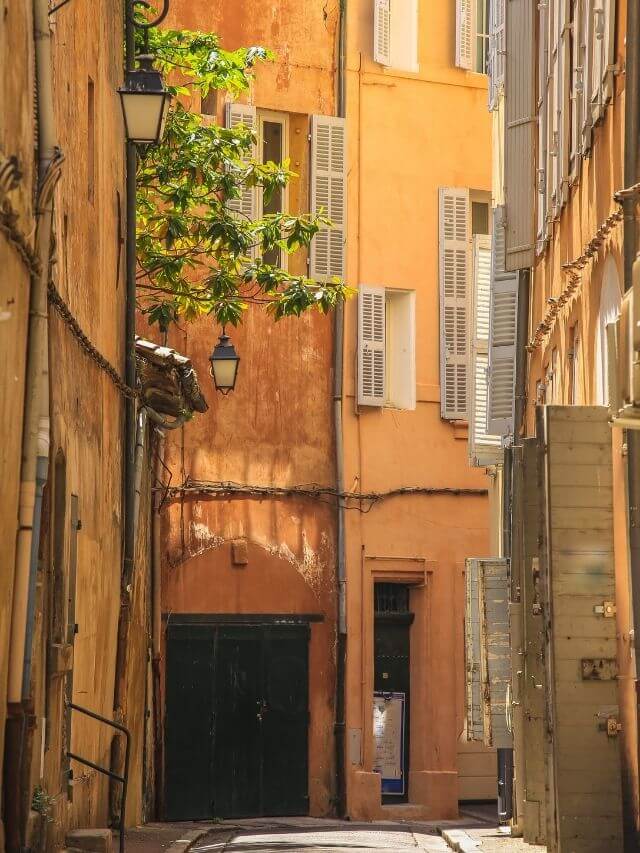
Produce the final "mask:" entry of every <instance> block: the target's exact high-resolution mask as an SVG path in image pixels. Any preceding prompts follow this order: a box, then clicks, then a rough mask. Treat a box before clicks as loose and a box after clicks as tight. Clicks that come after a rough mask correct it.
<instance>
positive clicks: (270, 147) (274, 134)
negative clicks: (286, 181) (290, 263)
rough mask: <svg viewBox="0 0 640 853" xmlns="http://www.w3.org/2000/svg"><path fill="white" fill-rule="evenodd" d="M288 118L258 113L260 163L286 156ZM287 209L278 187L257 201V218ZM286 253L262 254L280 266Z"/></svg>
mask: <svg viewBox="0 0 640 853" xmlns="http://www.w3.org/2000/svg"><path fill="white" fill-rule="evenodd" d="M288 125H289V122H288V118H287V116H286V115H284V114H282V113H272V112H264V111H262V110H259V111H258V152H259V157H260V160H261V162H262V163H268V162H272V163H282V162H283V161H284V160H286V158H287V154H288V148H289V146H288ZM286 209H287V196H286V188H285V187H278V188H277V189H275V190H274V191H273V193H272V194H271V196H270V197H268V198H267V197H266V196H265V195H263V196H262V198H260V199H259V205H258V216H260V217H262V216H269V215H270V214H274V213H284V212H285V211H286ZM286 257H287V255H286V253H284V252H282V251H281V250H280V249H272V250H270V251H268V252H264V253H263V256H262V259H263V261H264V262H265V263H266V264H272V265H273V266H281V265H283V264H284V263H285V262H286Z"/></svg>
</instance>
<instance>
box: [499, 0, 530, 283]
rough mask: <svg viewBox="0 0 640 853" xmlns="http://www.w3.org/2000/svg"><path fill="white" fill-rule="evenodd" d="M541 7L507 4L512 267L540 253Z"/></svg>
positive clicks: (522, 0) (524, 1) (522, 1)
mask: <svg viewBox="0 0 640 853" xmlns="http://www.w3.org/2000/svg"><path fill="white" fill-rule="evenodd" d="M536 8H537V4H536V3H535V2H534V0H509V2H508V3H507V4H506V20H505V25H506V63H505V81H504V85H505V165H504V170H505V205H506V213H507V233H506V251H507V254H506V259H507V260H506V264H507V269H509V270H517V269H523V268H525V267H530V266H532V265H533V258H534V242H535V234H534V215H535V186H536V183H535V174H534V169H535V165H534V164H535V160H534V135H535V132H536V115H535V112H536V101H535V85H534V76H533V74H534V66H535V62H534V45H535V39H534V21H535V10H536Z"/></svg>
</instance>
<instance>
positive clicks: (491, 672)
mask: <svg viewBox="0 0 640 853" xmlns="http://www.w3.org/2000/svg"><path fill="white" fill-rule="evenodd" d="M478 563H479V572H478V574H479V586H480V641H481V661H482V686H483V691H482V695H483V699H484V715H483V716H484V743H485V746H493V747H497V748H499V749H509V748H511V747H512V746H513V740H512V736H511V733H510V732H509V729H508V726H507V699H508V694H509V684H510V682H511V643H510V636H509V634H510V631H509V592H510V591H509V561H508V560H507V559H506V558H504V557H502V558H496V559H486V560H479V561H478ZM509 710H511V709H509Z"/></svg>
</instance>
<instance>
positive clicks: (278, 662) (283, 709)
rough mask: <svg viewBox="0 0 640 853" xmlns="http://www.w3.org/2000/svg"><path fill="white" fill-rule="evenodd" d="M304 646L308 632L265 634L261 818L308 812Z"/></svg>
mask: <svg viewBox="0 0 640 853" xmlns="http://www.w3.org/2000/svg"><path fill="white" fill-rule="evenodd" d="M308 641H309V629H308V628H307V627H302V628H285V629H282V628H271V629H268V630H267V632H266V643H265V667H264V710H263V713H262V737H263V756H264V760H263V768H262V779H263V814H265V815H303V814H307V813H308V811H309V798H308V795H307V788H308V760H307V753H308V747H307V734H308V727H309V708H308V683H309V674H308Z"/></svg>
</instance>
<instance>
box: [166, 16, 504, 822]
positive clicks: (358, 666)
mask: <svg viewBox="0 0 640 853" xmlns="http://www.w3.org/2000/svg"><path fill="white" fill-rule="evenodd" d="M455 6H456V4H453V3H452V4H438V8H437V9H433V8H431V4H429V5H428V4H427V3H425V2H422V3H420V2H418V0H414V2H413V3H406V4H402V8H400V4H394V3H393V2H392V3H391V4H389V3H388V2H387V3H380V2H378V3H375V2H373V0H357V2H350V3H340V4H339V3H337V2H335V3H329V4H326V5H325V6H323V5H322V4H317V3H313V2H303V3H298V4H294V3H292V2H290V0H279V2H275V3H272V4H270V5H269V6H268V7H265V5H264V4H258V3H253V2H240V3H238V2H234V3H230V2H223V3H220V4H217V5H216V6H215V7H213V8H212V7H211V5H210V4H208V3H205V2H190V3H178V2H177V0H174V2H173V3H172V7H171V15H170V19H169V25H171V26H174V27H180V28H188V29H194V30H197V29H199V30H204V31H212V32H217V33H218V34H219V35H220V37H221V40H222V44H223V46H224V47H225V48H229V49H233V48H236V47H240V46H247V45H251V44H264V45H265V46H266V47H268V48H270V49H272V50H273V51H274V52H275V54H276V58H275V61H274V62H273V63H270V64H266V65H264V66H261V67H259V68H257V69H256V72H255V78H254V81H253V83H252V87H251V91H250V94H249V97H248V98H243V103H242V104H241V105H233V104H230V103H229V102H228V99H227V98H225V93H223V92H218V93H217V98H215V99H208V100H207V102H206V103H203V104H202V105H201V108H202V112H203V113H204V114H207V115H210V116H212V117H213V120H217V121H219V122H224V121H233V120H234V119H233V117H234V116H236V117H237V116H240V117H242V120H244V121H245V122H253V123H254V128H255V132H256V137H257V148H256V156H258V157H262V156H264V157H268V158H269V159H278V158H281V159H284V158H289V160H290V163H291V168H292V169H293V170H294V171H295V172H296V173H297V174H298V178H297V179H294V180H293V181H292V182H291V184H290V186H289V188H288V190H287V193H286V195H285V196H284V197H283V199H282V204H283V205H286V208H285V209H288V210H290V211H291V212H293V213H303V212H305V211H307V210H309V209H313V208H316V209H318V208H319V207H320V206H322V207H323V209H325V210H327V209H328V212H329V215H330V216H331V218H332V220H333V222H334V226H335V227H334V229H333V230H332V231H331V232H330V233H329V234H323V233H321V234H320V235H318V237H316V238H315V244H314V246H313V248H312V249H311V252H310V257H309V258H307V256H306V253H303V252H300V253H298V254H297V255H294V256H292V257H291V258H290V259H289V269H290V270H292V271H295V272H301V273H304V272H305V271H306V270H307V269H309V274H310V275H311V276H312V277H313V276H314V275H315V276H320V275H321V276H324V277H331V275H334V274H335V275H338V276H340V277H342V276H344V278H345V280H346V281H347V283H348V284H349V285H350V286H352V287H353V288H354V289H355V290H357V294H356V295H355V296H354V297H353V298H352V299H350V300H349V301H348V302H347V304H346V305H345V306H344V310H342V311H339V312H338V313H337V316H336V317H333V316H329V317H324V316H322V315H320V314H316V313H312V314H309V315H308V316H305V317H303V318H301V319H285V320H282V321H280V322H278V323H276V324H274V323H273V321H272V319H271V318H270V317H268V316H267V315H265V314H264V313H263V312H261V311H260V310H258V309H257V308H255V307H254V308H252V309H250V310H249V311H248V314H247V318H246V320H245V321H244V323H243V326H242V327H241V328H239V329H238V330H234V331H233V334H232V337H233V342H234V345H235V346H236V349H237V351H238V353H239V355H240V357H241V363H240V370H239V376H238V381H237V384H236V388H235V390H234V392H233V393H232V394H230V395H229V396H226V397H222V396H220V395H218V396H216V397H215V398H214V397H213V394H209V395H208V396H209V402H210V404H211V408H210V412H209V413H208V415H206V416H205V417H202V418H199V419H198V420H197V422H196V423H193V424H191V425H190V426H189V428H188V430H184V431H182V430H181V431H176V432H174V433H171V434H170V435H168V436H167V440H166V444H165V454H164V465H165V466H166V469H165V470H166V471H167V472H170V482H169V474H168V473H167V474H165V475H163V477H164V479H165V481H166V484H167V485H168V486H169V489H168V491H167V494H166V498H165V500H164V503H163V509H162V532H161V555H162V564H163V570H162V618H163V650H162V657H163V661H162V693H163V720H162V726H163V743H162V749H161V752H162V761H161V762H160V766H159V768H158V773H159V784H160V789H161V790H162V795H161V798H160V799H161V804H160V806H161V809H160V810H161V812H162V814H163V815H164V817H169V818H174V819H179V818H185V819H186V818H198V817H206V816H211V814H215V815H220V816H232V815H233V816H247V815H268V814H277V813H279V814H287V813H289V814H296V813H309V814H312V815H329V814H335V813H336V812H342V813H345V814H348V815H349V816H350V817H352V818H354V819H379V818H383V817H392V818H394V819H395V818H402V817H406V818H413V817H415V818H445V817H453V816H455V815H456V814H457V810H458V801H459V799H460V798H463V799H464V798H466V799H472V798H474V799H477V798H494V797H495V753H494V752H492V751H490V750H488V749H485V748H484V747H478V746H475V745H468V744H466V743H464V742H463V741H464V737H463V729H464V717H465V714H464V705H465V698H464V651H463V618H464V561H465V558H466V557H468V556H471V555H474V556H475V555H484V554H486V553H489V552H490V544H489V532H488V528H489V509H490V497H491V495H490V492H491V490H492V483H493V480H492V479H491V478H490V477H487V476H486V475H485V472H484V471H483V470H482V469H472V468H470V467H469V464H468V449H467V436H468V428H467V407H468V400H467V396H468V395H467V383H468V380H469V377H468V375H467V373H466V372H465V371H466V370H468V349H467V348H468V347H469V346H470V325H469V324H470V323H471V309H470V298H471V292H472V280H473V276H474V269H473V264H474V256H475V255H474V245H475V244H476V242H477V241H478V240H479V239H480V238H485V239H486V237H487V236H488V235H489V230H490V221H491V217H490V208H491V151H490V142H491V127H490V118H489V114H488V112H487V78H486V76H485V74H484V73H483V71H484V62H485V51H486V46H485V38H484V35H483V30H485V29H486V27H485V26H484V24H485V23H486V22H483V21H479V20H476V19H475V18H474V19H473V24H474V27H475V28H476V32H477V34H478V35H477V37H476V35H475V34H474V37H473V38H469V39H468V40H467V41H466V42H465V34H464V33H463V34H461V33H459V32H457V24H456V8H455ZM467 35H468V34H467ZM465 50H466V51H467V52H466V53H465ZM474 69H477V70H474ZM453 117H455V120H454V118H453ZM327 152H328V153H327ZM325 179H326V180H325ZM261 203H262V202H261V200H260V199H258V200H257V201H256V204H257V205H258V212H259V210H260V205H261ZM307 263H308V266H307ZM452 276H453V278H451V277H452ZM452 281H454V284H453V285H452V284H451V282H452ZM451 288H452V289H451ZM218 333H219V330H218V329H215V328H213V326H212V324H211V321H210V320H208V319H205V320H201V321H198V322H197V323H195V324H193V325H186V326H184V327H183V328H182V329H180V330H173V331H172V332H171V339H170V344H171V345H172V346H175V347H176V348H178V349H179V350H180V351H182V352H187V353H188V354H189V357H190V358H191V359H192V361H193V363H194V365H195V367H196V369H197V370H198V372H199V373H200V375H204V373H205V370H206V368H207V366H208V365H207V358H208V355H209V353H210V351H211V349H212V348H213V344H214V343H215V341H216V339H217V336H218ZM458 356H459V358H458ZM462 365H464V367H463V366H462ZM336 491H337V492H338V493H339V498H338V500H336ZM194 661H195V663H194ZM203 684H207V685H212V687H211V689H210V688H209V687H207V688H206V689H205V690H202V689H201V685H203ZM197 685H200V687H199V686H197ZM223 695H224V696H226V699H225V700H224V701H222V700H221V698H220V697H221V696H223ZM203 719H206V720H207V721H209V720H210V721H211V724H210V725H209V723H208V722H205V723H204V724H203V723H202V720H203ZM198 721H200V722H198ZM184 732H189V733H190V735H189V738H187V739H186V740H185V737H184V735H183V733H184ZM190 750H191V752H190ZM192 753H193V754H192ZM385 756H386V758H385ZM385 761H386V762H387V763H386V764H385ZM182 763H184V764H185V766H186V764H187V763H190V767H191V770H192V774H191V775H192V776H193V777H195V778H197V779H199V780H200V782H199V788H200V791H203V792H204V793H203V794H202V796H200V797H199V799H198V798H197V797H196V799H195V800H194V797H193V796H192V795H191V794H189V792H188V791H187V790H186V788H185V779H187V774H186V772H185V771H184V770H183V768H182ZM194 768H195V770H194ZM196 800H197V801H196Z"/></svg>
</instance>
